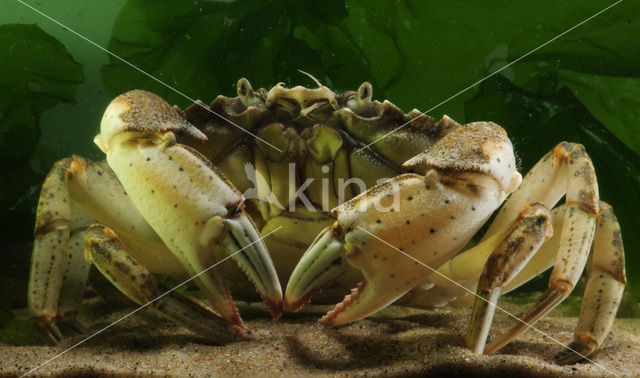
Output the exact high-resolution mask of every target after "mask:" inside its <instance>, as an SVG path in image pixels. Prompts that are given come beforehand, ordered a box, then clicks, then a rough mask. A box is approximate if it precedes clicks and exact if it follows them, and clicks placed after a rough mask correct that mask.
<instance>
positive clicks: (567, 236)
mask: <svg viewBox="0 0 640 378" xmlns="http://www.w3.org/2000/svg"><path fill="white" fill-rule="evenodd" d="M568 158H569V164H568V172H567V176H568V177H567V194H566V198H567V200H566V211H565V219H564V225H563V228H562V231H561V232H562V233H561V236H560V247H559V249H558V253H557V256H556V261H555V264H554V268H553V271H552V272H551V277H550V278H549V288H548V289H547V290H546V291H545V293H544V294H543V295H542V298H541V299H540V300H539V301H538V303H537V304H536V305H535V306H534V307H533V308H532V309H531V310H530V311H529V313H527V315H525V316H524V318H522V320H523V322H520V323H518V324H516V325H515V326H514V327H513V328H512V329H511V330H509V331H508V332H507V333H505V334H504V335H503V336H501V337H500V338H498V339H497V340H495V341H493V342H491V343H490V344H488V345H487V346H486V348H485V350H484V352H485V353H486V354H491V353H494V352H496V351H498V350H499V349H500V348H502V347H503V346H505V345H506V344H508V343H509V342H511V340H513V339H515V338H516V337H518V335H520V334H521V333H523V332H524V331H526V330H527V329H528V325H527V324H529V325H531V324H534V323H535V322H537V321H538V320H539V319H540V318H541V317H543V316H545V315H546V314H547V313H549V311H551V310H553V309H554V308H555V307H556V306H557V305H558V304H559V303H560V302H562V301H563V300H564V299H565V298H566V297H567V296H569V294H571V291H573V288H574V287H575V284H576V282H577V281H578V279H579V278H580V275H581V274H582V271H583V270H584V267H585V265H586V262H587V257H588V255H589V250H590V248H591V243H592V241H593V235H594V231H595V226H596V217H597V216H598V211H599V210H598V184H597V183H596V176H595V173H594V170H593V165H592V163H591V159H589V156H588V155H587V153H586V152H585V150H584V147H582V146H580V145H575V148H574V149H573V151H571V152H570V153H569V156H568ZM523 190H526V188H525V189H523Z"/></svg>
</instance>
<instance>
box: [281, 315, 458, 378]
mask: <svg viewBox="0 0 640 378" xmlns="http://www.w3.org/2000/svg"><path fill="white" fill-rule="evenodd" d="M362 323H364V325H363V324H362ZM452 324H453V320H452V319H450V317H449V316H446V315H444V314H430V313H427V314H420V315H412V316H407V317H404V318H400V319H395V320H389V319H367V320H363V321H360V322H358V323H355V324H350V325H346V326H342V327H337V328H329V327H324V326H320V325H318V327H319V328H320V333H321V334H322V336H323V338H324V339H326V340H327V342H328V343H330V344H333V348H329V349H331V351H327V350H322V347H319V346H318V345H317V344H318V343H317V341H318V340H315V339H314V340H309V339H308V337H305V336H301V335H293V336H288V337H286V338H285V343H286V345H287V349H288V351H289V355H290V356H291V358H293V359H295V360H297V362H298V363H299V364H301V365H307V366H308V365H312V366H314V367H315V368H316V369H320V370H327V371H345V370H351V369H362V368H379V367H385V366H391V365H395V364H399V363H403V362H407V361H419V362H421V361H423V360H424V358H425V355H426V354H427V353H428V348H427V346H429V349H430V348H433V347H435V348H451V347H456V346H457V347H462V346H463V344H464V340H463V337H462V335H461V334H460V333H459V332H458V331H456V330H454V329H453V328H449V326H450V325H452ZM425 327H438V328H443V327H444V328H445V329H447V331H444V332H442V331H441V332H438V334H437V335H436V334H422V333H421V332H420V330H421V329H424V328H425ZM321 344H324V343H321Z"/></svg>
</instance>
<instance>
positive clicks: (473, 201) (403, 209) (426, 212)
mask: <svg viewBox="0 0 640 378" xmlns="http://www.w3.org/2000/svg"><path fill="white" fill-rule="evenodd" d="M460 156H464V157H465V159H466V160H464V161H462V162H460V161H459V159H458V158H457V157H460ZM489 162H490V163H489ZM480 163H482V164H480ZM407 165H408V166H411V167H412V168H415V170H416V171H419V172H424V175H420V174H414V173H407V174H403V175H399V176H396V177H394V178H393V179H390V180H387V181H385V182H382V183H380V184H378V185H376V186H374V187H372V188H370V189H368V190H366V191H364V192H362V193H361V194H359V195H358V196H356V197H354V198H353V199H351V200H349V201H347V202H345V203H343V204H342V205H340V206H338V207H336V208H335V209H333V211H332V213H333V216H335V218H336V222H335V223H334V224H333V226H331V227H330V228H327V229H325V230H324V231H323V232H322V233H321V235H320V236H319V237H318V239H316V240H315V241H314V242H313V244H312V245H311V246H310V247H309V250H308V251H307V252H306V253H305V255H304V257H303V259H302V261H300V263H298V265H297V266H296V268H295V269H294V271H293V273H292V276H291V280H290V281H289V284H288V287H287V292H286V295H285V303H287V306H288V307H289V308H292V309H298V308H300V306H301V305H302V304H304V303H305V302H306V301H308V300H309V298H310V297H311V295H313V294H314V293H315V292H318V291H319V290H320V289H322V287H324V286H325V285H327V284H328V283H329V282H330V281H331V280H333V279H335V278H336V276H337V275H339V274H342V273H343V272H344V271H345V270H346V269H347V268H346V266H347V265H346V264H344V262H345V261H346V262H347V263H348V265H350V266H352V267H354V268H356V269H357V270H359V271H360V272H361V273H362V275H363V276H364V281H362V282H360V283H359V284H358V285H357V286H356V287H355V288H354V289H352V290H351V293H349V294H348V295H347V296H345V298H344V300H343V301H342V302H341V303H339V304H338V305H336V307H335V309H334V310H332V311H330V312H329V313H327V315H326V316H325V317H323V318H322V319H321V320H320V322H321V323H324V324H328V325H339V324H344V323H348V322H352V321H356V320H359V319H362V318H364V317H366V316H368V315H370V314H372V313H374V312H376V311H378V310H381V309H383V308H384V307H386V306H388V305H389V304H391V303H393V302H394V301H395V300H397V299H398V298H400V297H401V296H403V295H404V294H406V293H407V292H408V291H409V290H411V289H413V288H414V287H415V286H417V285H418V284H419V283H420V282H423V281H424V279H425V278H426V277H427V276H428V275H429V274H431V273H432V272H434V271H436V269H438V268H439V267H440V266H441V265H442V264H443V263H444V262H446V261H447V260H449V259H450V258H451V257H453V255H455V253H457V252H458V251H460V250H461V249H462V248H463V247H464V245H466V243H467V242H468V241H469V240H470V239H471V237H472V236H473V235H474V234H475V233H476V232H477V231H478V229H479V228H480V227H481V226H482V224H484V223H485V222H486V220H487V219H488V218H489V217H490V216H491V214H492V213H493V212H494V211H495V210H496V208H498V206H500V204H502V202H503V201H504V199H505V197H506V195H507V194H508V193H509V192H510V191H512V190H513V189H515V188H516V187H517V186H518V184H519V182H520V180H521V177H520V174H519V173H518V172H517V171H516V170H515V158H514V156H513V148H512V146H511V142H509V140H508V138H507V137H506V133H505V132H504V130H502V129H501V128H500V127H499V126H498V125H495V124H491V123H474V124H469V125H467V126H466V127H460V128H458V129H456V131H455V132H452V133H450V134H448V135H447V136H445V137H444V138H442V139H441V140H440V141H439V142H438V144H436V145H435V146H434V147H432V148H431V149H429V150H428V151H427V152H426V153H424V154H422V155H419V157H417V158H414V159H412V160H410V161H409V162H408V163H407Z"/></svg>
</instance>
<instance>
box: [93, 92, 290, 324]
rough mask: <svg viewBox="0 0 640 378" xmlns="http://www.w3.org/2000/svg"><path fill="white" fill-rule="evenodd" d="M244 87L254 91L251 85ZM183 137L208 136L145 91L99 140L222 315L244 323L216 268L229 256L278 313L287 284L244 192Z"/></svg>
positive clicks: (124, 106)
mask: <svg viewBox="0 0 640 378" xmlns="http://www.w3.org/2000/svg"><path fill="white" fill-rule="evenodd" d="M239 87H240V89H242V90H243V92H242V93H244V94H245V95H249V92H250V91H251V88H250V87H249V84H248V82H246V83H245V82H244V81H242V80H241V81H240V82H239ZM242 93H241V94H242ZM179 135H190V136H191V137H194V138H197V139H201V140H206V139H207V137H206V136H205V135H204V134H203V133H202V132H201V131H200V130H198V129H197V128H196V127H195V126H193V125H192V124H191V123H190V122H188V121H187V120H186V119H185V118H184V117H183V115H182V114H181V113H180V112H178V111H177V110H176V109H174V108H172V107H170V106H169V105H168V104H167V103H166V102H165V101H164V100H163V99H161V98H160V97H158V96H156V95H154V94H152V93H149V92H145V91H140V90H137V91H131V92H127V93H125V94H122V95H120V96H118V97H117V98H115V99H114V100H113V101H112V102H111V104H110V105H109V106H108V108H107V110H106V111H105V113H104V116H103V118H102V123H101V125H100V135H98V136H97V137H96V139H95V141H96V143H97V144H98V146H99V147H100V148H101V149H102V150H103V151H104V152H105V154H106V155H107V161H108V163H109V166H110V167H111V168H112V169H113V171H114V172H115V174H116V175H117V176H118V179H119V181H120V183H121V184H122V187H123V188H124V189H125V191H126V192H127V194H128V196H129V198H131V201H132V202H133V204H134V205H135V206H136V207H137V208H138V209H139V210H140V212H141V213H142V214H144V218H145V220H146V221H147V222H148V223H149V225H150V226H151V227H152V228H153V230H154V231H155V232H156V233H157V235H158V236H159V238H160V239H161V240H162V242H163V243H164V244H165V245H166V246H167V248H168V249H169V250H170V251H171V253H172V254H173V255H174V256H175V257H176V258H177V260H178V261H179V262H180V263H181V265H182V266H183V267H184V270H185V271H186V272H187V274H189V276H193V277H196V279H195V280H194V283H195V284H197V285H198V287H199V288H200V289H201V290H202V291H203V293H204V294H205V296H207V299H208V300H209V302H210V303H211V305H212V306H213V308H214V310H215V311H217V312H218V313H219V314H220V316H221V317H222V318H224V319H226V320H228V321H230V322H232V323H234V324H236V325H238V326H240V327H243V326H244V324H243V322H242V319H241V318H240V315H239V313H238V310H237V308H236V306H235V304H234V302H233V300H232V298H231V295H230V292H229V290H228V288H227V284H226V282H225V280H224V279H223V277H222V273H221V271H220V269H221V267H215V268H212V267H214V266H215V265H217V263H218V262H220V261H222V259H224V258H227V257H229V256H232V259H233V260H235V261H236V262H237V263H238V265H239V266H240V268H241V269H242V270H243V271H244V272H245V273H246V275H247V276H248V277H249V279H250V280H251V281H252V282H253V283H254V284H255V286H256V288H257V290H258V292H259V294H260V295H261V296H262V297H263V298H264V300H265V302H266V304H267V305H268V306H269V308H270V310H271V311H272V313H273V316H274V318H278V317H279V316H280V314H281V312H282V290H281V288H280V282H279V280H278V279H277V275H276V272H275V268H274V266H273V262H272V261H271V258H270V256H269V254H268V252H267V250H266V247H265V246H264V243H263V241H262V239H261V238H260V235H259V233H258V231H257V230H256V226H255V224H254V223H253V222H252V221H251V219H250V218H249V216H248V215H247V214H246V213H245V212H244V209H243V207H242V203H243V201H244V198H243V196H242V193H240V192H239V191H238V189H236V187H235V186H234V185H233V184H232V183H231V182H229V181H228V180H227V178H226V177H225V176H223V175H222V174H221V173H220V171H219V170H218V169H217V168H216V167H215V166H214V165H213V164H212V163H211V162H210V161H209V160H208V159H207V158H206V157H204V156H203V155H202V154H201V153H199V152H198V151H196V150H195V149H193V148H191V147H189V146H187V145H182V144H179V143H178V142H177V139H176V137H177V136H179ZM236 252H237V253H236Z"/></svg>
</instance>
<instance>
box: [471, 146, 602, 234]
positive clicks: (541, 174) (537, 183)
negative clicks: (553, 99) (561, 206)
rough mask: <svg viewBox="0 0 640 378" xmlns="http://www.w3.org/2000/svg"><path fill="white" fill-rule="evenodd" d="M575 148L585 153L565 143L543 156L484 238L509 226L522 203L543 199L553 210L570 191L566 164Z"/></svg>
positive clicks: (524, 204)
mask: <svg viewBox="0 0 640 378" xmlns="http://www.w3.org/2000/svg"><path fill="white" fill-rule="evenodd" d="M576 150H581V151H583V152H584V147H582V146H581V145H576V144H574V143H567V142H562V143H559V144H558V145H557V146H556V147H554V148H553V149H552V150H551V151H549V152H548V153H547V154H546V155H545V156H544V157H543V158H542V159H540V161H538V162H537V163H536V165H534V166H533V168H531V170H530V171H529V172H527V174H526V175H525V176H524V178H523V179H522V183H521V184H520V186H519V187H518V189H516V190H515V191H514V192H513V193H512V194H511V195H510V196H509V198H508V199H507V201H506V202H505V203H504V205H502V207H501V208H500V211H499V212H498V215H497V216H496V218H495V219H494V220H493V222H492V223H491V226H489V229H488V230H487V232H486V233H485V235H484V237H483V238H482V240H485V239H487V238H488V237H490V236H491V235H493V234H494V233H495V232H497V231H498V230H501V229H504V227H507V226H508V225H509V224H510V223H511V222H512V221H513V219H515V218H516V217H517V216H518V212H519V211H520V208H522V206H526V205H528V204H530V203H532V202H541V203H543V204H545V205H546V206H547V208H549V209H552V208H553V207H554V206H555V204H556V203H558V201H559V200H560V199H561V198H562V196H563V195H565V193H566V192H567V174H568V173H567V172H568V171H567V166H568V162H569V159H570V155H571V154H573V153H574V152H576ZM594 177H595V176H594Z"/></svg>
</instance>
